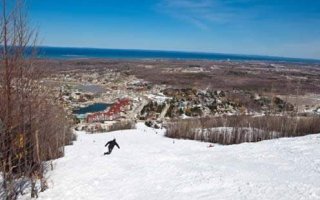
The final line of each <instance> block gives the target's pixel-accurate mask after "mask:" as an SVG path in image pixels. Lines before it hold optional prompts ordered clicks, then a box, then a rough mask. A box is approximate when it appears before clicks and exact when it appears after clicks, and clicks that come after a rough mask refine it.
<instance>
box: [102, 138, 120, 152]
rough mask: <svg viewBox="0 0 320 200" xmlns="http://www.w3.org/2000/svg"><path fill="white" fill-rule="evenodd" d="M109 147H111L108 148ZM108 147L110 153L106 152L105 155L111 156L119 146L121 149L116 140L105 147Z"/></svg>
mask: <svg viewBox="0 0 320 200" xmlns="http://www.w3.org/2000/svg"><path fill="white" fill-rule="evenodd" d="M108 145H109V146H108ZM107 146H108V152H105V153H104V155H108V154H111V152H112V150H113V148H114V146H117V147H118V148H119V149H120V147H119V145H118V143H117V142H116V139H113V140H110V141H109V142H108V143H107V144H106V145H105V147H107Z"/></svg>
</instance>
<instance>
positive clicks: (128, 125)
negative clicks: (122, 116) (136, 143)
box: [108, 120, 135, 131]
mask: <svg viewBox="0 0 320 200" xmlns="http://www.w3.org/2000/svg"><path fill="white" fill-rule="evenodd" d="M134 128H135V122H134V121H129V120H127V121H119V122H116V123H114V124H112V125H111V126H110V127H109V129H108V131H118V130H126V129H134Z"/></svg>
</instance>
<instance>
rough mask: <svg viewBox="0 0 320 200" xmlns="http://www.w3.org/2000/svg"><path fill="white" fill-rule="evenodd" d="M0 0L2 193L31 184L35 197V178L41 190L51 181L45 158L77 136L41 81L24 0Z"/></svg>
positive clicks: (59, 153)
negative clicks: (47, 173)
mask: <svg viewBox="0 0 320 200" xmlns="http://www.w3.org/2000/svg"><path fill="white" fill-rule="evenodd" d="M0 1H1V6H2V9H1V10H2V13H1V15H0V29H1V30H0V42H1V48H2V49H1V51H0V58H1V64H0V158H1V163H0V173H1V175H2V185H1V188H0V189H2V190H3V193H2V194H0V195H2V196H1V198H2V199H16V198H17V196H18V194H19V192H20V193H22V192H23V190H24V189H25V187H26V186H28V185H30V186H31V196H32V197H37V195H38V189H37V188H36V182H37V181H40V187H41V188H40V191H43V190H45V189H46V187H47V184H46V180H45V177H44V173H45V171H46V166H45V165H44V161H47V160H50V159H54V158H58V157H60V156H63V147H64V145H66V144H69V143H70V141H71V140H72V139H73V137H72V133H71V131H70V123H69V121H68V119H67V120H66V117H67V116H66V114H65V112H64V110H63V109H62V108H61V107H59V106H58V105H57V103H55V102H54V100H55V99H54V97H53V96H52V95H51V94H50V91H49V90H48V88H46V87H45V86H41V78H42V75H43V74H44V71H43V70H42V69H43V68H41V66H36V65H35V60H36V57H35V55H36V48H35V47H36V44H37V31H36V30H35V29H33V28H31V27H30V26H29V24H28V16H27V13H26V10H25V8H26V6H25V2H24V0H11V1H6V0H0ZM44 119H46V120H44ZM66 133H67V134H66ZM66 135H67V137H66Z"/></svg>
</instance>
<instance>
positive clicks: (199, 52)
mask: <svg viewBox="0 0 320 200" xmlns="http://www.w3.org/2000/svg"><path fill="white" fill-rule="evenodd" d="M35 47H36V48H69V49H92V50H117V51H121V50H124V51H150V52H152V51H153V52H167V53H170V52H171V53H191V54H209V55H231V56H246V57H250V56H251V57H261V58H263V57H265V58H278V59H279V58H283V59H292V60H309V61H317V62H320V58H310V57H290V56H279V55H262V54H260V55H259V54H241V53H224V52H223V53H220V52H219V53H218V52H213V51H195V50H167V49H166V50H164V49H143V48H141V49H140V48H105V47H85V46H84V47H79V46H55V45H52V46H51V45H39V46H35Z"/></svg>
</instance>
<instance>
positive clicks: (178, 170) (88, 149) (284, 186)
mask: <svg viewBox="0 0 320 200" xmlns="http://www.w3.org/2000/svg"><path fill="white" fill-rule="evenodd" d="M156 133H157V134H156ZM163 133H164V131H163V130H154V129H151V128H147V127H145V126H144V125H143V124H141V123H139V124H138V125H137V129H136V130H125V131H116V132H111V133H105V134H96V135H91V134H90V135H89V134H84V133H79V134H78V141H76V142H75V144H74V145H73V146H68V147H67V148H66V155H65V157H63V158H61V159H58V160H56V161H55V162H54V165H55V170H54V171H52V172H50V173H49V187H50V189H48V190H47V191H45V192H43V193H40V195H39V199H48V200H54V199H57V200H61V199H78V200H80V199H83V200H87V199H95V200H99V199H101V200H102V199H103V200H104V199H111V200H112V199H115V200H122V199H123V200H131V199H148V200H150V199H151V200H154V199H159V200H163V199H171V200H175V199H176V200H182V199H260V200H261V199H277V200H279V199H320V135H310V136H305V137H299V138H290V139H288V138H283V139H278V140H270V141H263V142H259V143H245V144H240V145H231V146H222V145H215V146H214V147H213V148H208V147H207V146H208V143H201V142H196V141H189V140H173V139H169V138H165V137H164V136H163ZM113 138H116V139H117V142H118V143H119V145H120V147H121V149H117V148H115V149H114V150H113V152H112V154H111V155H109V156H103V152H104V151H106V148H105V147H104V145H105V143H106V142H107V141H108V140H111V139H113Z"/></svg>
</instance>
